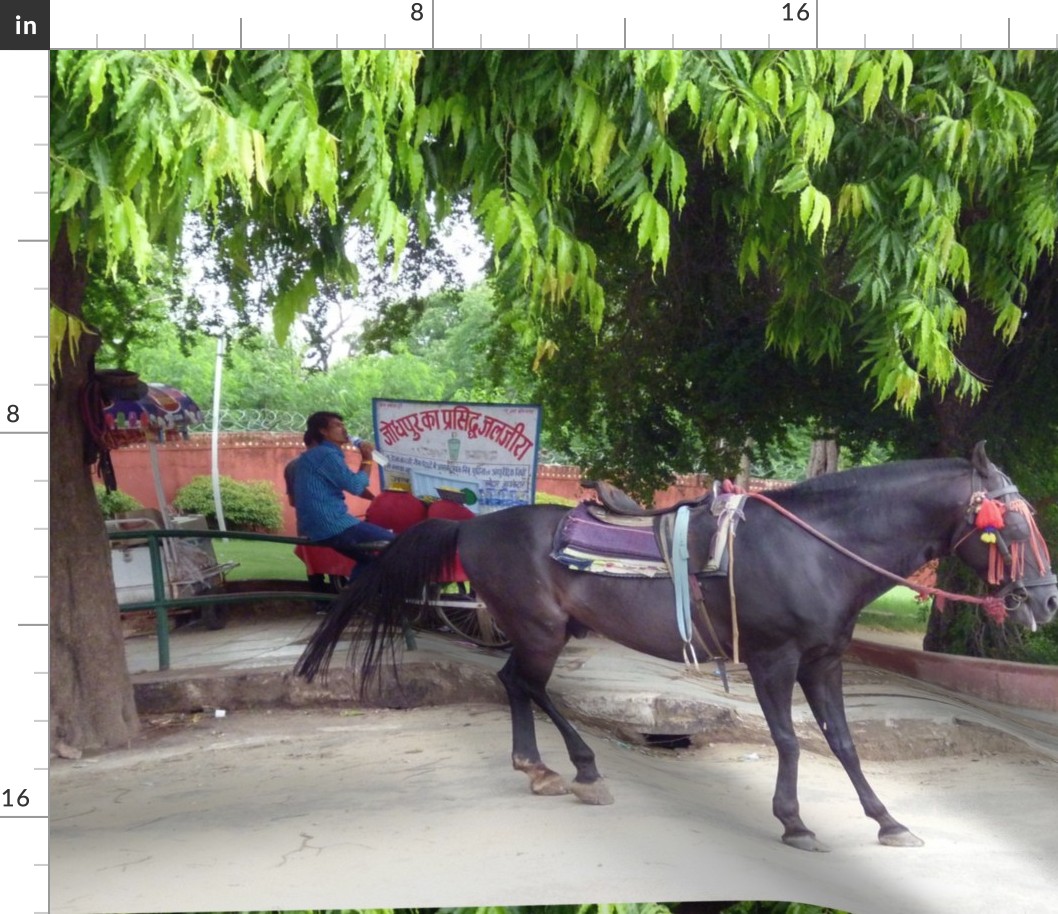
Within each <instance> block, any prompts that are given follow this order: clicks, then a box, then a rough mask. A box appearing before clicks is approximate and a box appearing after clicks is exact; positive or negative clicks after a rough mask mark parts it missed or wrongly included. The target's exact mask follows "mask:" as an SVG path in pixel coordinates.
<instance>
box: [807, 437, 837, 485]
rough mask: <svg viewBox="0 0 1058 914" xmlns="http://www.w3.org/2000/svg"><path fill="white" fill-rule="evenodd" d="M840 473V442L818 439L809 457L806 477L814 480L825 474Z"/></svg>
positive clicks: (813, 443) (813, 444)
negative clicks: (815, 477)
mask: <svg viewBox="0 0 1058 914" xmlns="http://www.w3.org/2000/svg"><path fill="white" fill-rule="evenodd" d="M837 471H838V442H837V440H836V439H835V438H817V439H816V440H814V441H813V442H812V452H811V454H809V456H808V466H807V467H806V469H805V475H806V476H807V477H808V478H809V479H812V478H813V477H814V476H822V475H823V474H824V473H836V472H837Z"/></svg>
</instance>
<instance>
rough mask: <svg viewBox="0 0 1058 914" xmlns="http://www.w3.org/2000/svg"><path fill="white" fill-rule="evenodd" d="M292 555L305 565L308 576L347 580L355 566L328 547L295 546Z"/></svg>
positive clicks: (351, 561) (350, 560) (354, 563)
mask: <svg viewBox="0 0 1058 914" xmlns="http://www.w3.org/2000/svg"><path fill="white" fill-rule="evenodd" d="M294 555H296V556H297V557H298V558H299V559H301V561H303V562H304V563H305V571H306V572H307V573H308V574H331V575H335V576H336V577H342V578H347V577H349V575H350V574H352V572H353V568H354V567H355V566H356V562H354V561H353V560H352V559H351V558H349V557H348V556H346V555H342V554H341V553H340V552H335V551H334V550H333V549H331V547H330V546H295V547H294Z"/></svg>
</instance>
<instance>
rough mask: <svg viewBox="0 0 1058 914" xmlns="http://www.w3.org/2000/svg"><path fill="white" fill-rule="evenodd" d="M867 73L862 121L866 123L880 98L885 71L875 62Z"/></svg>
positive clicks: (870, 65)
mask: <svg viewBox="0 0 1058 914" xmlns="http://www.w3.org/2000/svg"><path fill="white" fill-rule="evenodd" d="M869 67H870V69H869V70H868V73H867V84H866V86H865V87H864V90H863V120H864V122H866V121H867V120H868V119H869V118H870V116H871V115H872V114H873V113H874V109H875V108H876V107H877V106H878V102H879V100H880V99H881V97H882V87H883V86H884V85H885V71H884V70H883V69H882V65H881V64H880V63H878V62H877V61H873V62H871V63H870V64H869Z"/></svg>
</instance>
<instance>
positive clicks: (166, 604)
mask: <svg viewBox="0 0 1058 914" xmlns="http://www.w3.org/2000/svg"><path fill="white" fill-rule="evenodd" d="M107 536H108V537H109V538H110V539H111V540H132V539H135V540H142V539H146V540H147V548H148V549H149V550H150V558H151V584H152V588H153V591H154V597H153V599H150V600H138V601H136V602H131V603H122V604H120V609H121V611H122V612H148V611H153V612H154V613H155V632H156V633H157V636H158V669H159V670H168V669H169V610H171V609H185V608H192V607H195V606H207V605H217V604H221V605H224V604H228V603H253V602H259V601H261V600H269V599H274V598H276V597H282V598H283V599H284V600H286V599H293V600H313V601H317V602H318V601H320V600H333V599H334V598H335V597H336V596H337V594H333V593H318V592H316V591H304V590H294V589H291V590H267V591H264V590H259V591H254V592H252V593H217V592H215V591H214V592H211V593H208V594H197V595H196V596H193V597H170V596H166V579H165V564H164V562H163V560H162V548H161V540H162V539H163V538H165V539H181V538H183V539H233V540H250V541H256V542H263V543H279V544H284V543H285V544H288V545H293V546H308V545H311V543H310V542H309V540H307V539H303V538H300V537H295V536H274V535H272V534H270V533H246V532H243V531H241V530H239V531H231V530H227V531H222V530H159V529H143V530H117V531H113V532H108V533H107ZM404 641H405V644H406V645H407V646H408V649H409V650H414V649H415V635H414V633H413V632H412V630H411V627H410V626H407V625H406V626H405V628H404Z"/></svg>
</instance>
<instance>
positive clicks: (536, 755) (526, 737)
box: [497, 653, 569, 796]
mask: <svg viewBox="0 0 1058 914" xmlns="http://www.w3.org/2000/svg"><path fill="white" fill-rule="evenodd" d="M497 675H498V676H499V679H500V682H502V683H503V687H504V688H505V689H506V690H507V699H508V701H509V703H510V707H511V731H512V735H513V741H514V746H513V749H512V751H511V763H512V764H513V765H514V767H515V769H516V770H517V771H524V772H525V773H526V775H528V777H529V789H530V790H532V792H533V793H535V794H538V795H540V796H561V795H562V794H567V793H569V785H568V784H567V783H566V782H565V780H564V779H563V778H562V775H560V774H559V773H558V772H556V771H552V770H551V769H550V768H548V767H547V765H545V764H544V762H543V760H542V759H541V758H540V750H539V749H538V748H537V745H536V724H535V721H534V720H533V706H532V700H531V697H530V694H529V689H528V688H527V686H526V683H525V680H524V678H523V677H522V676H521V674H520V673H519V670H518V659H517V654H516V653H512V654H511V656H510V657H508V658H507V662H506V663H505V664H504V665H503V668H502V669H501V670H500V671H499V673H498V674H497Z"/></svg>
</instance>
